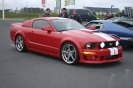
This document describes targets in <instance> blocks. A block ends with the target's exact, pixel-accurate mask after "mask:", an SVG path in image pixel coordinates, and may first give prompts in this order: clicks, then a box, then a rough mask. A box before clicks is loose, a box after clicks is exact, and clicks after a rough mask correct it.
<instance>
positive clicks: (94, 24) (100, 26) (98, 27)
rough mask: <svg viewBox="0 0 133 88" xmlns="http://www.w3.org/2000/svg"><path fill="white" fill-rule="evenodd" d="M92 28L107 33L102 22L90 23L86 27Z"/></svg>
mask: <svg viewBox="0 0 133 88" xmlns="http://www.w3.org/2000/svg"><path fill="white" fill-rule="evenodd" d="M90 26H95V27H96V30H97V31H101V32H104V33H106V30H105V25H104V24H103V23H100V22H90V23H88V24H87V25H86V28H89V27H90Z"/></svg>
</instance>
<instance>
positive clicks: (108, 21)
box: [92, 20, 112, 23]
mask: <svg viewBox="0 0 133 88" xmlns="http://www.w3.org/2000/svg"><path fill="white" fill-rule="evenodd" d="M92 21H93V22H102V23H112V21H111V20H92Z"/></svg>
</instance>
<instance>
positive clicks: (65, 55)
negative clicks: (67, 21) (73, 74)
mask: <svg viewBox="0 0 133 88" xmlns="http://www.w3.org/2000/svg"><path fill="white" fill-rule="evenodd" d="M61 58H62V59H63V61H64V62H65V63H66V64H68V65H76V64H78V63H79V53H78V50H77V48H76V47H75V45H74V44H72V43H65V44H63V46H62V48H61Z"/></svg>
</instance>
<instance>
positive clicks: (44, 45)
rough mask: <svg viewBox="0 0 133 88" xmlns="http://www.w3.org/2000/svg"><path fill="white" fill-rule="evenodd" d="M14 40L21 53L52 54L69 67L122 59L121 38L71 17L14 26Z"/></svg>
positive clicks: (44, 19)
mask: <svg viewBox="0 0 133 88" xmlns="http://www.w3.org/2000/svg"><path fill="white" fill-rule="evenodd" d="M91 29H94V28H93V27H91ZM10 37H11V40H12V42H13V43H14V44H15V46H16V49H17V50H18V51H19V52H23V51H26V50H29V51H35V52H39V53H42V54H48V55H52V56H55V57H58V58H62V59H63V61H64V62H65V63H67V64H76V63H78V62H80V63H93V64H101V63H107V62H116V61H119V60H121V59H122V47H121V46H120V45H119V39H118V38H116V37H113V36H110V35H107V34H104V33H101V32H99V31H95V30H89V29H86V28H85V27H83V26H82V25H81V24H79V23H78V22H76V21H74V20H72V19H67V18H58V17H44V18H36V19H32V20H28V21H26V22H24V23H13V24H12V26H11V30H10Z"/></svg>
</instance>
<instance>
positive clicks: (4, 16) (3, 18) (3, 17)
mask: <svg viewBox="0 0 133 88" xmlns="http://www.w3.org/2000/svg"><path fill="white" fill-rule="evenodd" d="M2 6H3V11H2V13H3V15H2V16H3V19H5V7H4V0H2Z"/></svg>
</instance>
